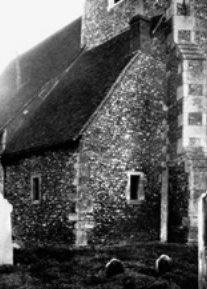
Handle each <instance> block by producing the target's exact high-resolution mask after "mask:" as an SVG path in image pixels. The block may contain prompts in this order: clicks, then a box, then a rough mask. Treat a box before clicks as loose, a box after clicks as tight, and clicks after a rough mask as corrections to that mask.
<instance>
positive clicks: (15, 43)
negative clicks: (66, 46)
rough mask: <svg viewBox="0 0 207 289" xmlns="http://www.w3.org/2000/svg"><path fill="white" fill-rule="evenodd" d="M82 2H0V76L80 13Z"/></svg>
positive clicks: (48, 0)
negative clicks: (28, 51)
mask: <svg viewBox="0 0 207 289" xmlns="http://www.w3.org/2000/svg"><path fill="white" fill-rule="evenodd" d="M83 3H84V0H75V1H72V0H0V74H1V73H2V71H3V70H4V69H5V67H6V66H7V65H8V63H9V62H10V61H11V60H12V59H13V58H15V57H17V55H20V54H21V53H23V52H25V51H27V50H29V49H30V48H32V47H34V46H35V45H36V44H38V43H40V42H41V41H43V40H44V39H46V38H47V37H49V36H50V35H52V34H54V33H55V32H56V31H58V30H60V29H61V28H63V27H64V26H66V25H67V24H69V23H70V22H72V21H73V20H74V19H76V18H77V17H78V16H80V15H81V14H82V11H83Z"/></svg>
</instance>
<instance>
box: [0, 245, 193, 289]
mask: <svg viewBox="0 0 207 289" xmlns="http://www.w3.org/2000/svg"><path fill="white" fill-rule="evenodd" d="M161 254H168V255H169V256H170V257H171V258H172V259H173V262H174V267H173V270H172V272H170V273H167V274H165V275H163V276H158V275H157V272H156V271H155V268H154V264H155V260H156V258H157V257H158V256H159V255H161ZM112 257H116V258H119V259H120V260H121V261H122V262H123V264H124V267H125V272H124V273H123V274H119V275H117V276H114V277H112V278H110V279H107V278H106V276H105V264H106V263H107V262H108V261H109V260H110V259H111V258H112ZM197 270H198V269H197V248H196V247H195V246H187V245H177V244H159V243H143V244H141V243H140V244H137V245H130V246H116V247H115V246H113V247H99V248H98V247H97V248H82V249H69V248H63V247H62V248H52V247H41V248H34V249H27V250H26V249H24V250H16V251H14V266H1V267H0V274H1V278H0V288H1V289H17V288H18V289H35V288H38V289H39V288H44V289H47V288H49V289H52V288H54V289H55V288H59V289H69V288H70V289H82V288H88V289H89V288H91V289H92V288H93V289H144V288H150V286H151V285H152V284H154V283H155V282H157V283H158V284H159V286H158V287H156V288H168V287H166V286H168V284H169V282H171V283H172V282H173V283H174V285H173V286H175V284H176V285H177V286H178V288H182V289H187V288H188V289H197V288H198V285H197V278H198V277H197ZM173 288H177V287H173Z"/></svg>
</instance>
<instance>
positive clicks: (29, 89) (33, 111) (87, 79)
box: [0, 21, 132, 154]
mask: <svg viewBox="0 0 207 289" xmlns="http://www.w3.org/2000/svg"><path fill="white" fill-rule="evenodd" d="M78 23H79V22H78V21H77V22H75V23H73V24H72V28H71V26H69V28H68V31H67V29H66V30H64V31H63V34H64V35H63V38H64V39H63V38H62V37H61V36H60V35H59V34H58V35H56V36H54V37H53V38H51V39H50V40H49V43H50V44H49V45H46V46H47V49H46V48H45V43H44V44H43V45H42V46H40V47H37V48H36V49H34V50H32V51H31V52H29V53H28V54H27V55H25V56H24V57H23V59H22V61H23V62H24V61H25V63H27V60H25V58H26V59H29V60H30V61H29V64H28V65H29V67H30V66H31V67H32V68H33V69H32V73H31V74H30V76H31V77H32V78H31V82H32V83H31V84H30V83H28V85H27V84H26V85H25V87H24V88H23V89H22V91H21V93H18V94H17V95H16V96H15V100H16V102H17V103H18V105H19V108H21V109H20V111H19V113H16V115H15V117H14V119H12V120H11V121H10V123H9V125H8V126H7V128H8V137H7V145H6V151H5V153H6V154H11V153H15V152H25V151H27V150H33V149H37V148H41V147H44V146H50V145H54V144H59V143H64V142H67V141H69V140H71V139H73V138H74V137H75V136H77V135H78V134H79V132H80V131H81V129H82V128H83V126H84V125H85V123H86V122H87V121H88V119H89V118H90V117H91V115H92V114H93V113H94V111H95V110H96V109H97V107H98V106H99V104H100V103H101V102H102V100H103V99H104V98H105V96H106V94H107V92H108V91H109V90H110V88H111V86H112V85H113V83H114V82H115V81H116V79H117V77H118V76H119V74H120V73H121V71H122V70H123V69H124V67H125V66H126V64H127V63H128V62H129V61H130V59H131V57H132V54H130V41H129V38H130V33H129V31H126V32H124V33H122V34H121V35H119V36H117V37H116V38H114V39H112V40H110V41H108V42H107V43H105V44H103V45H101V46H99V47H97V48H94V49H92V50H89V51H82V52H80V51H78V49H77V48H76V45H77V41H76V40H74V39H73V43H72V47H70V44H71V42H70V41H69V38H71V37H76V38H78V37H77V35H76V34H77V30H78V29H77V28H76V26H77V25H79V26H80V24H78ZM71 29H72V32H71ZM74 31H76V33H74ZM68 32H69V35H68V37H67V33H68ZM73 33H74V34H73ZM57 36H58V37H59V38H58V37H57ZM79 37H80V33H79ZM62 39H63V41H62V42H61V40H62ZM58 41H60V42H61V43H59V44H58V43H57V42H58ZM47 43H48V42H46V44H47ZM53 43H54V44H53ZM73 45H74V46H75V47H74V46H73ZM62 46H63V47H64V49H63V50H64V51H65V54H64V55H63V54H62V48H63V47H62ZM67 47H68V50H71V51H72V53H71V54H70V53H68V52H66V50H67ZM40 48H41V49H40ZM40 50H41V51H43V54H44V57H43V58H42V60H40V58H41V57H40V55H42V54H41V53H39V51H40ZM48 51H49V53H48ZM30 54H31V55H32V56H30ZM68 54H69V55H68ZM71 55H72V56H73V57H70V56H71ZM74 55H75V56H76V57H74ZM44 61H46V63H44ZM51 61H52V62H53V63H54V71H53V69H52V68H50V65H51ZM36 64H37V65H36ZM68 64H69V65H68ZM48 70H49V71H48ZM33 78H34V80H33ZM39 78H41V81H40V80H39ZM40 88H41V89H40ZM19 99H20V104H19ZM10 101H13V99H12V97H11V100H10ZM25 103H26V104H27V105H25ZM9 105H10V102H9ZM19 108H18V109H19ZM13 111H14V109H13ZM16 111H18V110H16ZM12 114H13V112H12ZM2 119H3V120H2ZM5 119H7V118H5V117H4V116H3V117H1V112H0V124H2V123H4V122H5Z"/></svg>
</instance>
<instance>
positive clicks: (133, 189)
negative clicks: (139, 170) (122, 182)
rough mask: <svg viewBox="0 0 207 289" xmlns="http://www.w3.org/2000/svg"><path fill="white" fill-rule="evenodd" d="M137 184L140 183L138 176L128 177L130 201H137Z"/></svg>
mask: <svg viewBox="0 0 207 289" xmlns="http://www.w3.org/2000/svg"><path fill="white" fill-rule="evenodd" d="M139 183H140V176H139V175H131V176H130V199H131V200H137V199H138V191H139Z"/></svg>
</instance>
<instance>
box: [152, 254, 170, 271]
mask: <svg viewBox="0 0 207 289" xmlns="http://www.w3.org/2000/svg"><path fill="white" fill-rule="evenodd" d="M172 265H173V261H172V259H171V258H170V257H169V256H168V255H161V256H160V257H159V258H158V259H157V260H156V262H155V268H156V271H157V272H158V273H159V274H165V273H167V272H170V271H171V270H172Z"/></svg>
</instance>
